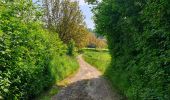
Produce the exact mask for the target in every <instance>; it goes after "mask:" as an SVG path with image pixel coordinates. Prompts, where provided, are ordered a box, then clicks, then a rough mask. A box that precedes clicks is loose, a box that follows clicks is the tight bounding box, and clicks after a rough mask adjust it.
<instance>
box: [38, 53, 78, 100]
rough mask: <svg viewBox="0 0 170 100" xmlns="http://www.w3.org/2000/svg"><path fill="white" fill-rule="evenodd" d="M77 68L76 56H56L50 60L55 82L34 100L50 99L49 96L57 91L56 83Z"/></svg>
mask: <svg viewBox="0 0 170 100" xmlns="http://www.w3.org/2000/svg"><path fill="white" fill-rule="evenodd" d="M78 68H79V64H78V62H77V59H76V57H70V56H66V55H65V56H57V57H55V58H54V59H53V61H52V62H51V71H52V74H53V76H54V77H55V80H56V83H55V84H54V86H53V87H51V88H50V89H48V90H47V91H45V92H44V93H42V94H41V95H40V96H39V97H37V98H36V99H35V100H51V97H52V96H54V95H55V94H57V93H58V91H59V86H58V83H59V82H60V81H62V80H64V79H65V78H67V77H68V76H70V75H72V74H74V73H75V72H76V71H77V69H78Z"/></svg>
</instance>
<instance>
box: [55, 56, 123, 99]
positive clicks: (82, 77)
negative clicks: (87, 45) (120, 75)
mask: <svg viewBox="0 0 170 100" xmlns="http://www.w3.org/2000/svg"><path fill="white" fill-rule="evenodd" d="M78 62H79V65H80V69H79V71H78V73H77V74H76V75H75V76H73V77H71V78H68V79H66V80H67V81H68V82H69V83H68V85H67V86H66V87H63V88H62V89H61V90H60V92H59V93H58V94H56V95H55V96H53V97H52V100H120V96H119V95H118V94H117V93H116V92H115V93H114V92H113V91H112V89H111V87H110V85H109V84H108V82H107V81H106V80H105V79H104V78H103V77H102V76H101V73H100V72H99V71H98V70H97V69H95V68H94V67H92V66H91V65H89V64H88V63H87V62H85V61H84V60H83V59H82V56H81V55H80V56H78Z"/></svg>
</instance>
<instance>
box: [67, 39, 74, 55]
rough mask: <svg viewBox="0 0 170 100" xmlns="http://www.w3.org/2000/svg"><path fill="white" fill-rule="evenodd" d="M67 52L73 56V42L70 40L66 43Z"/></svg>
mask: <svg viewBox="0 0 170 100" xmlns="http://www.w3.org/2000/svg"><path fill="white" fill-rule="evenodd" d="M67 54H68V55H70V56H73V55H74V54H75V42H74V40H71V41H70V42H69V43H68V45H67Z"/></svg>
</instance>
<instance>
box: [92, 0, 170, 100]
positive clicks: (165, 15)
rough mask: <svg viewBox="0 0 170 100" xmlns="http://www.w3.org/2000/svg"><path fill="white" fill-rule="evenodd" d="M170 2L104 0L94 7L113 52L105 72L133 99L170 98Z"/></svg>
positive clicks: (98, 25)
mask: <svg viewBox="0 0 170 100" xmlns="http://www.w3.org/2000/svg"><path fill="white" fill-rule="evenodd" d="M169 6H170V2H169V0H128V1H127V0H103V1H102V2H101V3H99V5H98V6H97V7H96V8H94V14H95V18H94V20H95V23H96V29H97V32H98V33H100V34H104V35H106V36H107V39H108V45H109V49H110V53H111V55H112V64H111V67H109V68H108V69H107V71H106V72H105V74H106V76H107V77H109V79H110V80H111V82H112V84H113V85H115V86H117V87H118V88H119V89H120V90H121V91H122V92H123V93H124V94H125V95H126V96H127V97H128V98H129V99H130V100H144V99H151V100H153V99H154V100H168V99H169V98H170V94H169V93H170V85H169V83H170V77H169V76H170V68H169V66H170V59H169V56H170V45H169V44H170V30H169V29H170V20H169V18H170V17H169V16H170V12H169V11H170V8H169Z"/></svg>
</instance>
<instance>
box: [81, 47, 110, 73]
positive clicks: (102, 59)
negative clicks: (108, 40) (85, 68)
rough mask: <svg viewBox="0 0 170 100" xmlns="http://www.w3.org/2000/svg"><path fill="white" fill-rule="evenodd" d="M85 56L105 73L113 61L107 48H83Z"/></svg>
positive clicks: (86, 59)
mask: <svg viewBox="0 0 170 100" xmlns="http://www.w3.org/2000/svg"><path fill="white" fill-rule="evenodd" d="M83 50H84V54H83V58H84V59H85V61H87V62H88V63H90V64H91V65H93V66H95V67H97V69H99V70H100V71H102V72H103V73H104V72H105V70H106V69H107V68H108V66H109V65H110V62H111V56H110V54H109V52H108V51H106V50H101V49H99V50H96V49H83Z"/></svg>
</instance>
